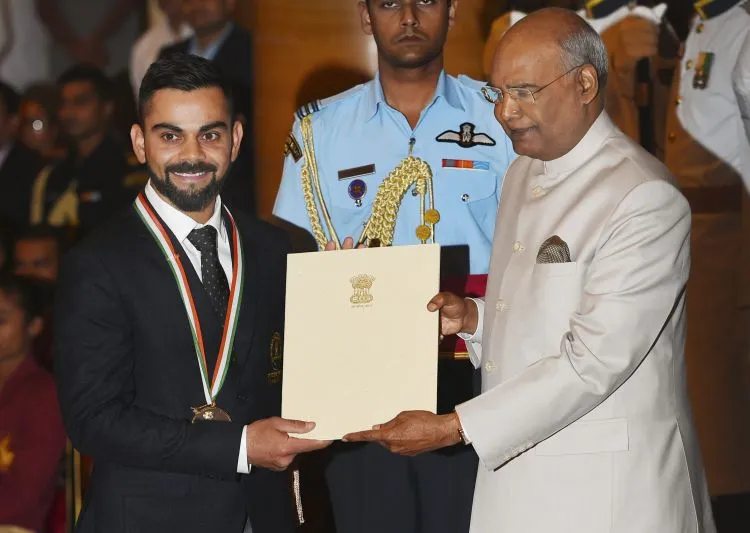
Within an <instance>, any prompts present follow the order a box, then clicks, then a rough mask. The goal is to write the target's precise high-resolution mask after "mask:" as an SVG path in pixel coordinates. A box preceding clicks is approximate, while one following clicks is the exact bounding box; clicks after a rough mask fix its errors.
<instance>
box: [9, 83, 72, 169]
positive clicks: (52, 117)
mask: <svg viewBox="0 0 750 533" xmlns="http://www.w3.org/2000/svg"><path fill="white" fill-rule="evenodd" d="M59 109H60V91H59V90H58V88H57V87H56V86H55V85H53V84H46V83H39V84H36V85H32V86H31V87H29V88H28V89H26V92H24V93H23V97H22V98H21V110H20V117H21V118H20V122H21V125H20V133H19V138H20V140H21V142H22V143H23V144H24V145H25V146H27V147H28V148H31V149H32V150H35V151H36V152H37V153H38V154H41V155H42V157H43V158H44V159H45V160H46V161H49V160H55V159H60V158H62V157H63V156H64V154H65V148H64V145H63V143H62V139H61V135H60V121H59V119H58V116H57V115H58V111H59Z"/></svg>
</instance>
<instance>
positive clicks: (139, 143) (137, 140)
mask: <svg viewBox="0 0 750 533" xmlns="http://www.w3.org/2000/svg"><path fill="white" fill-rule="evenodd" d="M130 142H131V143H132V144H133V153H134V154H135V157H137V158H138V162H139V163H140V164H141V165H142V164H144V163H145V162H146V140H145V138H144V137H143V128H141V125H140V124H133V125H132V126H131V127H130Z"/></svg>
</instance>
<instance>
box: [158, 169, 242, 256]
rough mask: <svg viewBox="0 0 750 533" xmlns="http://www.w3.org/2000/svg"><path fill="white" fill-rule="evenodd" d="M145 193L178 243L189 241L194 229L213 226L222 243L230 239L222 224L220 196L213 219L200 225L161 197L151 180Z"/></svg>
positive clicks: (217, 198) (217, 199)
mask: <svg viewBox="0 0 750 533" xmlns="http://www.w3.org/2000/svg"><path fill="white" fill-rule="evenodd" d="M145 193H146V198H148V201H149V202H150V203H151V205H152V206H153V207H154V210H155V211H156V214H157V215H159V217H160V218H161V219H162V220H163V221H164V223H165V224H166V225H167V227H168V228H169V229H170V230H171V231H172V233H173V234H174V236H175V237H177V242H179V243H182V242H183V241H184V240H185V239H187V236H188V235H189V234H190V232H191V231H193V230H194V229H200V228H202V227H204V226H213V227H214V228H215V229H216V231H217V233H218V234H219V238H220V239H222V241H223V240H226V239H227V238H228V236H227V232H226V231H224V225H223V224H222V223H221V197H220V196H217V197H216V203H215V205H214V213H213V215H211V218H210V219H208V222H206V223H205V224H200V223H199V222H196V221H195V220H193V219H192V218H190V217H189V216H187V215H186V214H185V213H184V212H182V211H180V210H179V209H177V208H176V207H174V206H173V205H171V204H170V203H168V202H167V201H166V200H164V199H163V198H162V197H161V196H159V194H158V193H157V192H156V190H155V189H154V187H153V186H152V185H151V180H149V181H148V183H147V184H146V190H145Z"/></svg>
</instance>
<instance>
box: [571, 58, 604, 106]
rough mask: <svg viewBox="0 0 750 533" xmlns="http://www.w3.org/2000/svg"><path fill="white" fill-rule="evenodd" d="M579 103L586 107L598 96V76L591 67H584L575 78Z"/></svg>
mask: <svg viewBox="0 0 750 533" xmlns="http://www.w3.org/2000/svg"><path fill="white" fill-rule="evenodd" d="M576 83H577V85H578V95H579V98H580V100H581V103H582V104H584V105H588V104H590V103H591V102H593V101H594V99H595V98H596V97H597V96H598V95H599V76H598V74H597V73H596V69H595V68H594V67H593V65H584V66H583V67H581V69H580V70H579V72H578V76H576Z"/></svg>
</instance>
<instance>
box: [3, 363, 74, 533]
mask: <svg viewBox="0 0 750 533" xmlns="http://www.w3.org/2000/svg"><path fill="white" fill-rule="evenodd" d="M64 451H65V429H64V427H63V423H62V417H61V415H60V408H59V406H58V403H57V391H56V388H55V382H54V380H53V378H52V376H51V375H50V374H49V373H48V372H46V371H44V370H43V369H42V368H40V367H39V365H38V364H37V362H36V361H35V360H34V358H33V357H26V358H25V359H24V361H23V362H22V363H21V364H20V365H19V366H18V368H17V369H16V370H15V372H14V373H13V374H12V375H11V376H10V378H9V379H8V380H7V381H6V382H5V385H3V387H2V389H0V524H3V525H14V526H19V527H23V528H26V529H30V530H32V531H43V530H44V526H45V521H46V517H47V515H48V513H49V510H50V506H51V504H52V499H53V496H54V492H55V485H56V480H57V472H58V466H59V464H60V458H61V457H62V454H63V453H64Z"/></svg>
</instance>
